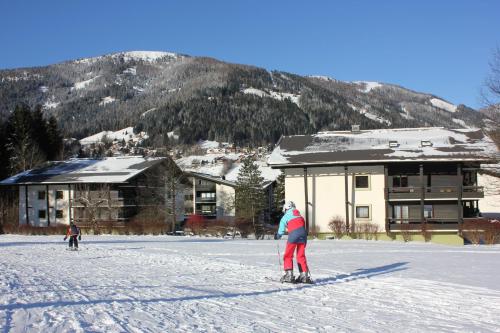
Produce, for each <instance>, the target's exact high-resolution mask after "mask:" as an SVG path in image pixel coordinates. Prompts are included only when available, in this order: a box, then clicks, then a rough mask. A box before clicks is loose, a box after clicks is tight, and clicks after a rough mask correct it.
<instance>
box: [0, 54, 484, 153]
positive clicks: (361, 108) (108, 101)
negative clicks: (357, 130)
mask: <svg viewBox="0 0 500 333" xmlns="http://www.w3.org/2000/svg"><path fill="white" fill-rule="evenodd" d="M21 102H24V103H27V104H30V105H35V104H41V105H43V108H44V110H45V112H47V113H49V114H53V115H55V116H56V118H57V119H58V120H59V122H60V124H61V125H62V127H63V128H64V130H65V132H66V134H67V135H71V136H75V137H77V138H81V137H85V136H88V135H91V134H94V133H97V132H100V131H104V130H117V129H120V128H125V127H128V126H136V129H137V130H143V131H146V132H147V133H148V134H149V135H150V140H149V144H150V145H154V146H159V145H164V144H168V142H169V138H168V136H167V134H166V133H167V132H171V131H176V133H178V134H179V135H180V141H181V142H184V143H191V142H193V141H195V140H198V139H210V140H218V141H233V142H237V143H243V144H248V143H251V144H265V143H273V142H275V141H276V140H277V139H278V138H279V137H280V135H282V134H301V133H312V132H317V131H321V130H334V129H348V128H350V126H351V125H352V124H359V125H361V128H385V127H418V126H446V127H465V126H475V127H485V126H489V125H491V120H489V119H488V117H487V115H484V114H482V113H479V112H476V111H475V110H473V109H470V108H468V107H466V106H464V105H459V106H455V105H452V104H450V103H448V102H447V101H444V100H443V99H440V98H439V97H437V96H434V95H431V94H424V93H418V92H414V91H411V90H408V89H405V88H403V87H399V86H396V85H391V84H382V83H378V82H342V81H337V80H334V79H331V78H326V77H318V76H316V77H313V76H311V77H304V76H299V75H295V74H291V73H286V72H278V71H272V72H269V71H267V70H265V69H262V68H258V67H253V66H246V65H238V64H229V63H225V62H221V61H218V60H215V59H211V58H203V57H190V56H186V55H179V54H174V53H168V52H141V51H133V52H121V53H115V54H110V55H105V56H100V57H95V58H86V59H80V60H75V61H68V62H64V63H60V64H55V65H51V66H46V67H37V68H22V69H14V70H2V71H0V117H1V118H2V119H5V117H7V116H8V114H9V112H10V111H11V110H13V108H14V107H15V105H16V104H18V103H21Z"/></svg>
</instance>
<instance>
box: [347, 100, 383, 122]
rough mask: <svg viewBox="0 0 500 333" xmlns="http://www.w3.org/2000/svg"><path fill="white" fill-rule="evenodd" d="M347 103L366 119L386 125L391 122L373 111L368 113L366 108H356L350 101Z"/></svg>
mask: <svg viewBox="0 0 500 333" xmlns="http://www.w3.org/2000/svg"><path fill="white" fill-rule="evenodd" d="M347 105H348V106H350V107H351V108H352V109H353V110H354V111H356V112H359V113H361V114H362V115H363V116H365V117H366V118H368V119H371V120H375V121H377V122H379V123H381V124H386V125H388V126H390V125H391V124H392V123H391V122H390V121H389V120H387V119H385V118H382V117H380V116H378V115H376V114H374V113H370V112H369V111H368V110H367V109H366V108H358V107H356V106H354V105H352V104H350V103H347Z"/></svg>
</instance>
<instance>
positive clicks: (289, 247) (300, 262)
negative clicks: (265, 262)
mask: <svg viewBox="0 0 500 333" xmlns="http://www.w3.org/2000/svg"><path fill="white" fill-rule="evenodd" d="M283 212H284V213H285V214H284V215H283V217H282V218H281V220H280V226H279V228H278V232H277V233H276V237H275V239H280V238H281V236H283V235H284V234H285V230H288V241H287V243H286V250H285V255H284V256H283V262H284V268H285V275H284V276H283V277H282V278H281V282H289V283H312V280H311V277H310V274H309V269H308V267H307V260H306V252H305V251H306V244H307V231H306V228H305V221H304V218H303V217H302V216H301V215H300V212H299V211H298V210H297V209H296V208H295V203H294V202H293V201H287V202H286V203H285V205H284V206H283ZM295 250H297V266H299V272H300V275H299V276H298V277H297V279H295V278H294V276H293V253H294V252H295Z"/></svg>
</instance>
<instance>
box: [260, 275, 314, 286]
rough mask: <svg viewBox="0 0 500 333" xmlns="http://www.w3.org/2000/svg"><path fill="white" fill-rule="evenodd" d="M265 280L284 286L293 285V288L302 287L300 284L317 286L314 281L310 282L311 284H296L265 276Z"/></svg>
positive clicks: (296, 282)
mask: <svg viewBox="0 0 500 333" xmlns="http://www.w3.org/2000/svg"><path fill="white" fill-rule="evenodd" d="M264 278H265V279H266V280H267V281H272V282H276V283H280V284H283V285H293V286H296V285H300V284H315V282H314V281H313V280H310V281H309V282H298V281H295V282H283V281H281V279H276V278H272V277H269V276H265V277H264Z"/></svg>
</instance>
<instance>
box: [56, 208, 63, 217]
mask: <svg viewBox="0 0 500 333" xmlns="http://www.w3.org/2000/svg"><path fill="white" fill-rule="evenodd" d="M63 217H64V214H63V211H62V210H56V218H58V219H62V218H63Z"/></svg>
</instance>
